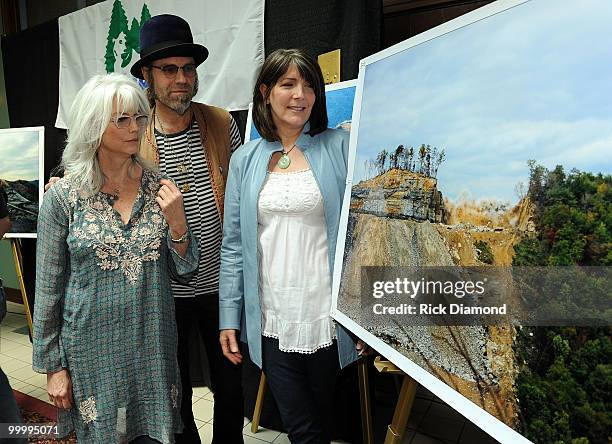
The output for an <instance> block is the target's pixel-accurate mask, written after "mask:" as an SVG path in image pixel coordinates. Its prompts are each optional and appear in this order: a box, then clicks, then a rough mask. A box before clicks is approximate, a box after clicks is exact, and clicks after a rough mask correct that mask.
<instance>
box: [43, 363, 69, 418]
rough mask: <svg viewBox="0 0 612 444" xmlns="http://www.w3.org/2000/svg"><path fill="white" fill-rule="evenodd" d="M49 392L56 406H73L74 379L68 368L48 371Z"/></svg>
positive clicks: (66, 407)
mask: <svg viewBox="0 0 612 444" xmlns="http://www.w3.org/2000/svg"><path fill="white" fill-rule="evenodd" d="M47 394H48V395H49V400H50V401H51V402H52V403H53V404H54V405H55V406H56V407H59V408H60V409H66V410H68V409H70V408H72V379H70V373H68V369H65V368H64V369H62V370H60V371H59V372H54V373H47Z"/></svg>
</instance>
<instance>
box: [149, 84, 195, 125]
mask: <svg viewBox="0 0 612 444" xmlns="http://www.w3.org/2000/svg"><path fill="white" fill-rule="evenodd" d="M150 80H151V81H150V82H149V88H148V90H147V96H148V97H149V100H150V101H151V102H155V101H156V100H157V101H159V102H161V103H163V104H164V105H166V106H167V107H168V108H170V109H172V110H174V111H175V112H176V113H177V114H179V115H181V116H182V115H184V114H185V113H186V112H187V110H188V109H189V106H190V105H191V99H193V98H194V97H195V95H196V94H197V93H198V78H197V77H196V79H195V83H194V84H193V88H192V87H191V85H190V84H188V83H184V84H175V86H180V87H185V89H190V90H191V91H189V92H187V93H185V94H181V95H179V96H175V97H170V95H169V94H168V92H167V91H159V89H158V88H156V87H155V82H154V81H153V76H151V78H150ZM151 105H152V106H153V105H154V103H152V104H151Z"/></svg>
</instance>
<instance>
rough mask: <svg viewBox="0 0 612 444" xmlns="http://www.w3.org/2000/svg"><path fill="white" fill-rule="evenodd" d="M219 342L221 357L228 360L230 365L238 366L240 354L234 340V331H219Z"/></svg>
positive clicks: (240, 359) (236, 342)
mask: <svg viewBox="0 0 612 444" xmlns="http://www.w3.org/2000/svg"><path fill="white" fill-rule="evenodd" d="M219 341H220V342H221V350H223V356H225V357H226V358H227V359H229V360H230V362H231V363H232V364H236V365H238V364H240V363H241V362H242V353H240V347H238V341H237V340H236V330H221V332H220V333H219Z"/></svg>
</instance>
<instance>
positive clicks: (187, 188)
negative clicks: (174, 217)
mask: <svg viewBox="0 0 612 444" xmlns="http://www.w3.org/2000/svg"><path fill="white" fill-rule="evenodd" d="M189 188H190V186H189V184H188V183H186V184H183V186H182V187H181V189H182V190H183V193H186V192H187V191H189Z"/></svg>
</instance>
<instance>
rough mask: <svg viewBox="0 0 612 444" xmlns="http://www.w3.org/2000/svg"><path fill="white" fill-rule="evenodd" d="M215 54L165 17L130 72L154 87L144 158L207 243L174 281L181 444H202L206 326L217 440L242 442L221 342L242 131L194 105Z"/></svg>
mask: <svg viewBox="0 0 612 444" xmlns="http://www.w3.org/2000/svg"><path fill="white" fill-rule="evenodd" d="M207 57H208V50H207V49H206V48H205V47H204V46H202V45H198V44H194V43H193V37H192V35H191V29H190V28H189V25H188V24H187V22H186V21H185V20H183V19H182V18H180V17H177V16H174V15H158V16H155V17H152V18H151V19H150V20H149V21H147V22H146V23H145V24H144V25H143V26H142V28H141V30H140V60H138V61H137V62H136V63H135V64H134V66H132V68H131V73H132V74H133V75H134V76H136V77H138V78H141V79H144V80H146V81H147V83H148V84H149V88H148V89H147V96H148V97H149V101H150V102H151V105H152V107H153V115H152V119H151V123H150V125H149V127H148V128H147V131H146V132H145V134H144V136H143V139H142V141H141V147H140V152H141V154H142V155H143V157H144V158H145V159H147V160H149V161H151V162H153V163H156V164H158V165H159V167H160V169H161V170H162V171H165V172H166V174H168V175H169V176H170V177H171V178H172V179H174V181H175V182H176V183H177V184H178V186H179V188H180V189H181V191H182V192H183V198H184V203H185V213H186V215H187V222H188V223H189V226H190V228H191V230H192V231H193V232H194V234H195V235H196V236H197V237H198V238H199V239H200V265H199V269H198V273H197V275H196V276H195V277H194V278H193V279H192V280H191V281H190V282H189V285H182V284H179V283H178V282H173V283H172V292H173V295H174V297H175V299H174V300H175V307H176V322H177V330H178V363H179V367H180V371H181V381H182V384H183V395H182V404H181V416H182V418H183V423H184V425H185V430H184V433H183V434H182V435H180V436H177V443H199V442H200V439H199V435H198V431H197V428H196V425H195V421H194V418H193V412H192V405H191V403H192V400H191V398H192V393H193V392H192V388H191V382H190V375H189V348H188V343H187V341H188V336H189V331H190V327H191V325H192V322H197V323H198V324H199V328H200V332H201V335H202V340H203V342H204V346H205V347H206V353H207V356H208V361H209V365H210V376H211V381H212V390H213V392H214V394H215V397H214V400H215V401H214V420H213V443H218V444H221V443H222V444H232V443H243V438H242V427H243V417H244V412H243V398H242V385H241V369H240V367H239V366H234V365H233V364H231V363H230V362H229V361H228V360H227V359H225V358H224V357H223V353H222V351H221V346H220V343H219V285H218V278H219V251H220V247H221V222H222V218H223V197H224V194H225V181H226V179H227V171H228V168H229V157H230V154H231V152H232V151H233V150H234V149H235V148H237V147H238V146H240V143H241V141H240V133H239V132H238V127H237V126H236V122H235V121H234V119H233V118H232V117H231V115H230V114H229V113H228V112H226V111H225V110H222V109H220V108H216V107H213V106H209V105H204V104H202V103H196V102H192V101H191V100H192V98H193V97H194V96H195V94H196V93H197V90H198V74H197V71H196V68H197V66H198V65H199V64H200V63H202V62H203V61H204V60H206V58H207Z"/></svg>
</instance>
